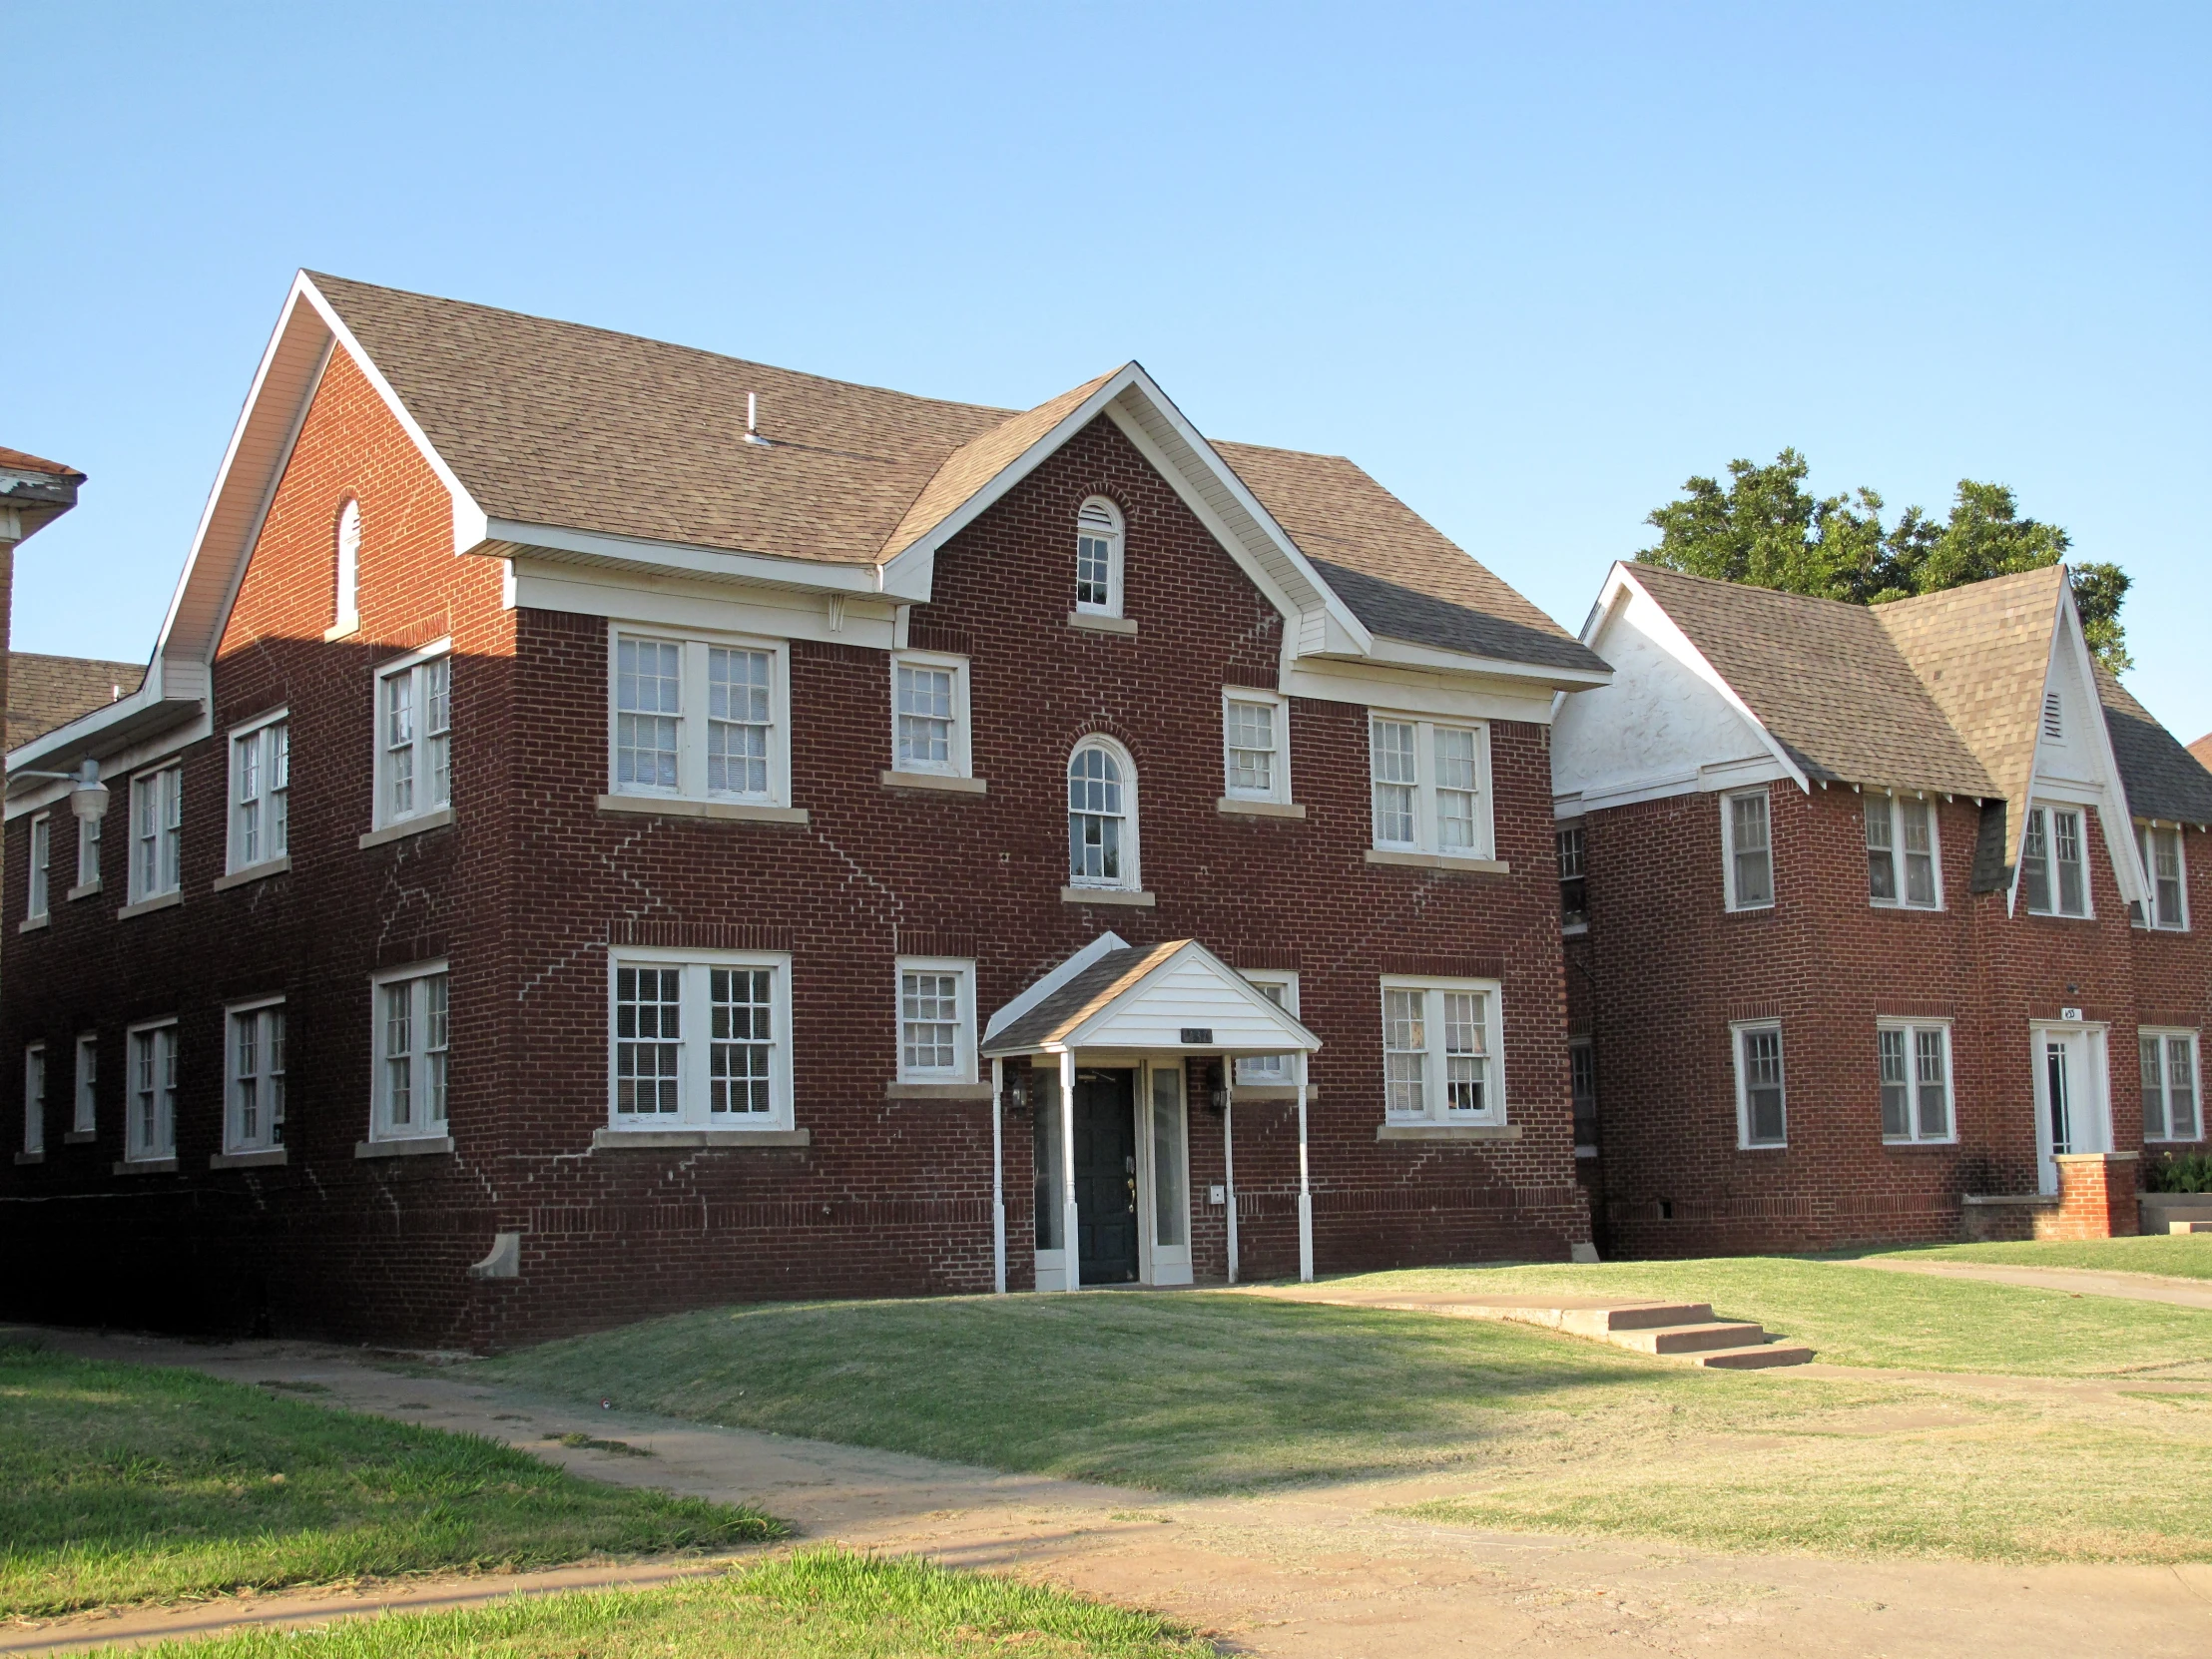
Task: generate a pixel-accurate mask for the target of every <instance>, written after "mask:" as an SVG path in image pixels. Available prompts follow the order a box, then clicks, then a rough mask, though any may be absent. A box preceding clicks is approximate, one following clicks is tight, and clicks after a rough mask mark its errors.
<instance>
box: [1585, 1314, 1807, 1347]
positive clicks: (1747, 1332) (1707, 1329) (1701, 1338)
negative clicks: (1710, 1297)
mask: <svg viewBox="0 0 2212 1659" xmlns="http://www.w3.org/2000/svg"><path fill="white" fill-rule="evenodd" d="M1608 1340H1609V1341H1611V1342H1613V1343H1614V1344H1616V1345H1617V1346H1619V1347H1621V1348H1632V1349H1634V1350H1635V1351H1636V1352H1637V1353H1639V1354H1696V1353H1699V1352H1701V1351H1703V1350H1706V1349H1716V1348H1746V1347H1749V1346H1750V1345H1752V1344H1754V1343H1763V1342H1766V1341H1767V1340H1768V1339H1767V1333H1766V1332H1765V1330H1764V1329H1762V1328H1761V1327H1759V1326H1756V1325H1744V1324H1742V1323H1740V1322H1738V1321H1735V1320H1712V1321H1708V1322H1705V1323H1702V1324H1698V1325H1665V1326H1659V1327H1656V1328H1653V1329H1650V1330H1645V1331H1616V1332H1614V1333H1613V1334H1612V1336H1611V1337H1610V1338H1609V1339H1608Z"/></svg>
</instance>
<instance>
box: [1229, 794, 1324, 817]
mask: <svg viewBox="0 0 2212 1659" xmlns="http://www.w3.org/2000/svg"><path fill="white" fill-rule="evenodd" d="M1214 811H1215V812H1217V813H1228V814H1232V815H1233V816H1235V817H1238V818H1304V817H1305V816H1306V809H1305V807H1304V806H1303V805H1301V804H1300V803H1298V802H1295V801H1239V800H1238V799H1237V798H1236V797H1235V796H1233V795H1225V796H1223V797H1221V799H1220V800H1218V801H1216V802H1215V803H1214Z"/></svg>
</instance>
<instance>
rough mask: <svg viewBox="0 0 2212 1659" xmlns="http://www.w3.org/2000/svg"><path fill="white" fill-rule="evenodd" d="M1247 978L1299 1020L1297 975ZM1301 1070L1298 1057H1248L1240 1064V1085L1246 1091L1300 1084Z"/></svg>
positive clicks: (1260, 1055)
mask: <svg viewBox="0 0 2212 1659" xmlns="http://www.w3.org/2000/svg"><path fill="white" fill-rule="evenodd" d="M1245 978H1246V979H1248V980H1250V981H1251V983H1252V988H1253V989H1254V990H1256V991H1258V992H1259V993H1260V994H1261V995H1262V996H1264V997H1266V998H1267V999H1268V1000H1269V1001H1270V1002H1272V1003H1274V1004H1275V1005H1276V1006H1277V1007H1278V1008H1280V1009H1282V1010H1283V1011H1284V1012H1285V1013H1286V1014H1289V1015H1290V1016H1291V1018H1293V1019H1296V1018H1298V975H1297V974H1295V973H1290V972H1280V973H1259V972H1255V973H1248V974H1246V975H1245ZM1299 1068H1300V1056H1298V1055H1296V1054H1248V1055H1246V1056H1244V1057H1243V1058H1242V1059H1240V1060H1238V1062H1237V1082H1238V1084H1239V1085H1240V1086H1242V1087H1246V1088H1264V1087H1267V1086H1269V1085H1271V1084H1272V1085H1277V1086H1280V1085H1284V1084H1289V1083H1296V1082H1297V1081H1298V1078H1299Z"/></svg>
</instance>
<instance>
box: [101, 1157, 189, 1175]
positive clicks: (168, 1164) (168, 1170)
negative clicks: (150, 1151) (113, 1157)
mask: <svg viewBox="0 0 2212 1659" xmlns="http://www.w3.org/2000/svg"><path fill="white" fill-rule="evenodd" d="M113 1173H114V1174H117V1175H175V1174H176V1173H177V1160H176V1159H175V1158H125V1159H122V1160H120V1161H119V1162H117V1163H116V1165H115V1166H114V1169H113Z"/></svg>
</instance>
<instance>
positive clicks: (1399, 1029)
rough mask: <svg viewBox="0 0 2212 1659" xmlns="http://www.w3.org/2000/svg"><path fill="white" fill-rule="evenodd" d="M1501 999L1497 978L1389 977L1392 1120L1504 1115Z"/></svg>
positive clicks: (1386, 1021) (1386, 1051)
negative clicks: (1500, 1069) (1499, 1058)
mask: <svg viewBox="0 0 2212 1659" xmlns="http://www.w3.org/2000/svg"><path fill="white" fill-rule="evenodd" d="M1497 1004H1498V993H1497V987H1496V985H1495V984H1493V983H1484V982H1472V983H1469V982H1465V981H1456V982H1455V981H1449V980H1412V981H1406V980H1385V981H1383V1106H1384V1109H1385V1111H1386V1113H1387V1115H1388V1116H1389V1117H1390V1118H1391V1119H1393V1120H1400V1121H1402V1120H1408V1119H1426V1120H1429V1121H1434V1122H1444V1123H1465V1122H1475V1121H1480V1122H1487V1123H1495V1122H1497V1121H1499V1120H1500V1119H1501V1118H1502V1117H1503V1115H1504V1105H1505V1096H1504V1086H1503V1080H1502V1079H1501V1078H1500V1077H1499V1075H1498V1072H1497V1055H1498V1037H1499V1032H1498V1005H1497Z"/></svg>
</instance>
